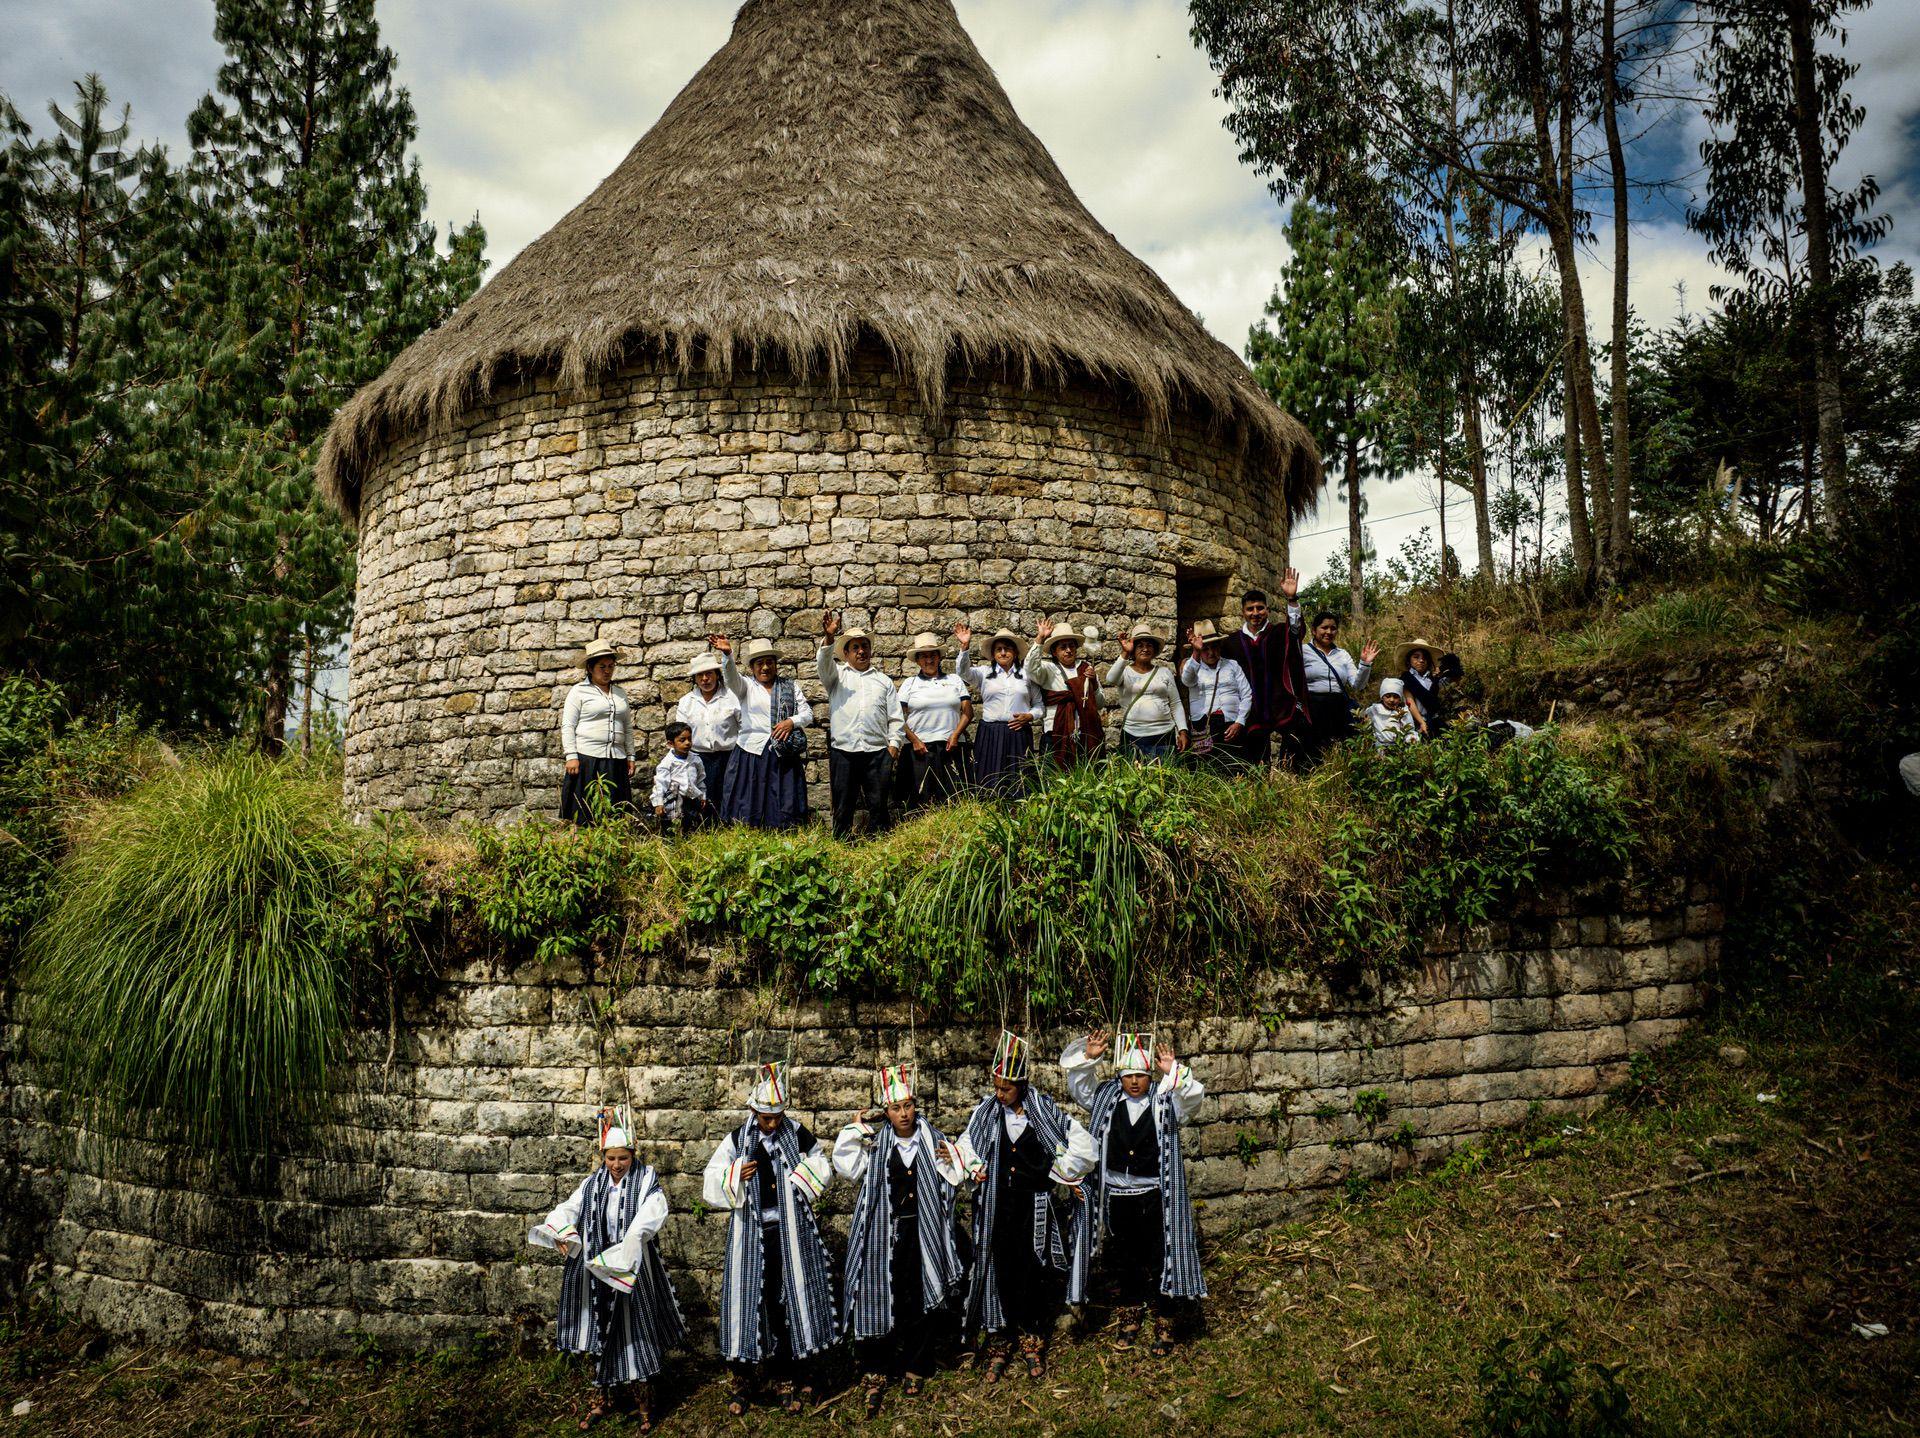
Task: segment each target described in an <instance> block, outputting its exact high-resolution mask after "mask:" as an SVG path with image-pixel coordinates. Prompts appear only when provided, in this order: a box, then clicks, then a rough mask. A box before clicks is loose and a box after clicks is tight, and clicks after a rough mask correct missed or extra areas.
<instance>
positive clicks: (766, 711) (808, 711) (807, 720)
mask: <svg viewBox="0 0 1920 1438" xmlns="http://www.w3.org/2000/svg"><path fill="white" fill-rule="evenodd" d="M725 662H726V667H725V668H724V669H722V670H721V671H720V677H721V679H723V680H724V681H725V682H726V686H727V692H728V693H730V694H732V695H733V697H734V698H735V699H737V700H739V701H740V739H739V747H740V748H742V749H745V750H746V751H747V752H748V753H749V754H760V753H764V752H765V750H766V747H767V740H768V739H770V738H771V737H772V736H773V691H772V690H771V689H769V688H767V686H766V685H764V684H762V683H761V682H760V681H759V680H758V679H750V678H748V677H747V676H746V675H744V674H742V673H741V672H740V671H739V669H738V668H736V667H735V666H734V662H733V656H732V655H731V654H729V655H727V656H726V660H725ZM774 682H775V683H778V682H779V681H778V680H775V681H774ZM811 723H813V706H812V705H810V704H808V703H807V696H806V695H804V694H802V693H801V692H800V690H799V686H798V685H795V686H794V709H793V727H794V728H796V729H805V728H806V727H807V726H808V725H809V724H811Z"/></svg>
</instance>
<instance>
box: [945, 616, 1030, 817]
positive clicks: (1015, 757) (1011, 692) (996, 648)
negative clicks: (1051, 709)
mask: <svg viewBox="0 0 1920 1438" xmlns="http://www.w3.org/2000/svg"><path fill="white" fill-rule="evenodd" d="M953 637H954V639H955V641H957V642H958V644H959V646H960V656H959V658H958V660H957V661H956V662H955V665H954V671H955V672H956V673H958V674H961V675H964V676H965V677H966V679H967V680H968V682H969V683H971V684H973V685H975V686H976V687H977V688H978V689H979V690H980V737H979V738H978V739H976V740H975V741H974V745H973V780H974V783H976V784H978V785H979V786H980V787H981V788H982V789H986V790H989V791H991V792H993V793H996V794H1018V793H1019V792H1020V786H1021V784H1022V783H1023V782H1024V778H1025V775H1024V771H1025V768H1026V763H1027V758H1028V756H1029V755H1030V754H1031V753H1032V752H1033V724H1034V721H1035V720H1036V719H1038V718H1039V717H1040V716H1041V715H1042V714H1043V713H1044V712H1045V707H1044V704H1043V701H1042V700H1041V697H1040V686H1039V685H1038V684H1035V683H1034V682H1033V676H1032V675H1030V674H1028V673H1027V670H1026V666H1025V665H1023V664H1022V663H1021V662H1020V636H1019V635H1017V634H1015V633H1014V632H1013V631H1012V630H1011V629H1001V630H997V631H996V632H995V633H994V636H993V638H991V639H990V640H988V641H987V654H988V658H989V660H990V661H991V662H990V663H986V664H975V663H974V662H973V630H972V629H971V628H970V627H968V626H967V625H965V624H957V625H955V626H954V630H953Z"/></svg>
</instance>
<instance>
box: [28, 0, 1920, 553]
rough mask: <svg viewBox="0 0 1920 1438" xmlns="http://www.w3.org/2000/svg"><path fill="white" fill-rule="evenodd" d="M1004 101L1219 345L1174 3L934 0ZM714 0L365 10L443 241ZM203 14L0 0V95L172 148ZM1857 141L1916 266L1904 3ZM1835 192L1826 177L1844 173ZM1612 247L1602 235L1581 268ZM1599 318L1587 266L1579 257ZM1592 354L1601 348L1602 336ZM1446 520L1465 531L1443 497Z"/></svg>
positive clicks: (1916, 110)
mask: <svg viewBox="0 0 1920 1438" xmlns="http://www.w3.org/2000/svg"><path fill="white" fill-rule="evenodd" d="M956 3H957V5H958V8H959V11H960V16H961V19H962V20H963V21H964V22H965V24H966V25H967V28H968V29H969V30H970V31H971V32H972V34H973V37H974V40H975V41H976V43H977V44H978V45H979V46H980V49H981V50H982V52H983V53H984V54H985V55H986V57H987V59H988V61H989V62H990V63H991V64H992V65H993V67H994V69H995V70H996V71H997V72H998V73H999V76H1000V79H1001V81H1002V83H1003V84H1004V85H1005V86H1006V88H1007V91H1008V93H1009V94H1010V95H1011V96H1012V98H1013V102H1014V105H1015V107H1016V108H1017V109H1018V110H1019V112H1020V114H1021V116H1022V117H1023V118H1024V119H1025V120H1026V122H1027V124H1028V125H1030V126H1031V127H1032V128H1033V130H1034V131H1035V132H1036V133H1037V134H1038V135H1039V136H1040V138H1041V139H1042V140H1043V141H1044V142H1045V143H1046V144H1047V145H1048V147H1049V148H1050V149H1051V150H1052V151H1053V154H1054V156H1055V158H1056V159H1057V160H1058V161H1059V163H1060V166H1061V168H1062V169H1063V170H1064V171H1065V172H1066V175H1067V178H1068V179H1069V180H1070V181H1071V182H1072V183H1073V186H1074V188H1075V189H1076V190H1077V191H1078V192H1079V194H1080V196H1081V198H1082V199H1083V200H1084V201H1085V202H1086V204H1087V205H1088V207H1089V208H1090V209H1091V210H1092V211H1093V213H1094V214H1095V215H1097V216H1098V217H1099V218H1100V219H1101V220H1102V222H1104V223H1105V224H1106V225H1107V226H1108V227H1109V228H1110V229H1112V230H1113V232H1114V233H1115V234H1116V235H1118V236H1119V237H1120V240H1121V241H1122V242H1123V243H1124V244H1126V245H1127V246H1128V247H1129V248H1130V249H1132V250H1133V251H1134V252H1135V253H1137V254H1139V255H1140V256H1141V257H1142V258H1144V259H1145V260H1146V261H1147V262H1148V263H1149V264H1151V265H1153V266H1154V267H1155V268H1156V269H1157V270H1158V271H1159V272H1160V274H1161V275H1162V276H1163V277H1165V279H1166V280H1167V282H1168V283H1169V284H1170V285H1171V286H1172V287H1173V289H1174V290H1175V291H1176V292H1177V293H1178V294H1179V295H1180V296H1181V298H1182V299H1184V300H1185V301H1186V302H1187V303H1188V304H1189V305H1191V306H1192V307H1193V308H1194V309H1195V310H1196V311H1197V312H1199V314H1200V315H1201V316H1202V317H1203V318H1204V319H1205V320H1206V322H1207V325H1208V327H1209V328H1211V329H1212V330H1213V332H1214V333H1215V334H1216V335H1218V336H1219V337H1220V338H1221V339H1222V340H1224V341H1226V343H1228V344H1229V345H1231V346H1232V347H1233V348H1234V349H1235V350H1236V351H1237V350H1240V349H1241V348H1242V347H1243V346H1244V344H1245V340H1246V332H1247V328H1248V326H1249V325H1250V324H1252V323H1253V322H1254V320H1256V319H1257V318H1258V317H1259V314H1260V311H1261V307H1262V305H1263V304H1264V303H1265V301H1266V298H1267V296H1268V295H1269V294H1270V293H1271V292H1272V290H1273V286H1274V283H1275V281H1276V280H1277V278H1278V276H1279V272H1280V267H1281V265H1282V264H1283V263H1284V262H1285V259H1286V247H1285V245H1284V243H1283V241H1282V239H1281V227H1282V224H1283V220H1284V216H1283V214H1282V213H1281V212H1280V210H1279V209H1278V208H1277V207H1276V205H1275V203H1274V201H1273V199H1272V197H1271V196H1270V195H1269V194H1268V193H1267V190H1266V187H1265V184H1264V183H1263V181H1262V180H1261V179H1260V178H1259V177H1258V176H1257V175H1255V174H1253V173H1252V172H1251V171H1249V170H1248V169H1246V168H1245V167H1243V166H1242V165H1241V164H1240V163H1239V160H1238V157H1237V155H1236V151H1235V146H1234V143H1233V140H1232V138H1231V137H1230V136H1229V135H1228V134H1227V132H1226V131H1225V130H1224V129H1223V128H1222V127H1221V123H1220V121H1221V117H1222V114H1223V113H1224V107H1223V106H1222V105H1221V102H1220V101H1219V100H1217V99H1215V98H1214V96H1213V93H1212V88H1213V76H1212V73H1211V71H1210V70H1209V69H1208V67H1207V64H1206V61H1205V59H1204V58H1203V57H1202V56H1201V55H1200V54H1199V53H1198V52H1197V51H1196V50H1195V49H1194V48H1193V45H1192V43H1191V41H1190V40H1189V38H1188V35H1187V27H1186V18H1185V6H1184V5H1183V4H1181V3H1179V0H956ZM734 9H735V4H734V3H733V0H564V3H562V0H381V4H380V8H379V13H380V17H381V23H382V26H383V31H384V35H385V38H386V40H387V42H388V43H389V44H391V45H392V47H393V48H394V50H395V51H396V52H397V53H398V55H399V59H400V78H401V81H402V83H404V84H405V85H406V86H407V87H408V88H409V89H410V90H411V91H412V94H413V99H414V103H415V105H416V107H417V108H418V110H419V113H420V141H419V154H420V158H421V163H422V166H423V168H424V170H425V174H426V178H427V182H428V184H429V186H430V187H431V192H432V210H433V213H434V215H435V217H436V218H437V219H439V220H441V221H442V222H443V223H444V222H448V221H454V220H464V219H466V218H467V217H469V216H471V215H473V214H475V213H478V214H479V215H480V217H481V219H482V220H483V221H484V222H485V224H486V227H487V232H488V236H489V239H490V246H489V249H490V254H491V258H492V260H493V263H494V267H495V268H496V269H497V268H498V267H499V265H501V264H502V263H504V262H505V261H506V260H507V259H509V258H511V257H512V255H513V254H514V253H515V252H516V251H518V250H519V249H520V247H521V246H523V245H525V244H526V243H527V242H528V241H529V240H531V239H533V238H534V237H535V236H537V235H539V234H540V233H541V232H542V231H544V230H545V229H546V228H547V227H548V226H550V225H551V224H552V223H553V222H554V221H555V220H557V219H558V218H559V217H560V216H561V215H562V214H563V213H565V212H566V211H567V210H568V209H569V208H571V207H572V206H573V205H574V204H575V203H577V202H578V201H579V200H580V199H581V198H582V197H584V196H585V195H586V194H587V193H588V192H589V191H590V190H592V188H593V187H594V186H595V185H596V184H598V183H599V181H600V180H601V179H602V178H603V177H604V176H605V175H606V174H607V173H608V172H609V171H610V170H612V169H613V167H614V166H615V165H616V164H617V163H618V162H619V160H620V158H621V157H622V156H623V155H624V154H625V153H626V151H627V150H628V149H629V148H630V147H631V146H632V144H633V142H634V141H635V140H636V139H637V138H638V137H639V136H640V135H641V134H642V133H643V132H644V131H645V130H646V128H647V127H648V126H649V125H651V124H652V123H653V122H654V120H655V119H657V118H658V117H659V115H660V112H661V110H662V109H664V108H665V106H666V104H667V102H668V101H669V100H670V99H671V98H672V97H673V95H674V94H675V93H676V92H677V91H678V90H679V89H680V87H681V86H682V85H683V84H685V82H686V81H687V80H688V78H690V77H691V76H692V74H693V73H694V71H695V70H696V69H698V68H699V66H700V65H701V64H702V63H703V62H704V61H705V60H706V58H707V57H708V56H709V55H710V54H711V53H712V52H713V51H714V50H715V49H717V48H718V47H719V46H720V45H721V44H722V43H723V42H724V40H725V39H726V36H727V32H728V30H729V28H730V26H731V24H732V18H733V12H734ZM212 17H213V5H212V0H0V90H4V92H5V93H6V94H7V95H8V96H9V97H10V98H11V99H12V100H13V101H14V103H15V104H16V105H17V106H18V107H19V108H20V110H21V111H22V112H23V113H25V114H26V115H27V116H28V117H29V119H31V120H34V121H35V122H36V124H39V123H40V122H41V121H43V120H44V117H45V114H46V109H45V107H46V103H47V102H48V101H49V100H52V99H56V98H64V97H65V96H66V95H69V94H70V93H71V81H72V80H73V79H74V78H75V77H77V76H78V75H80V74H81V73H83V72H85V71H88V70H97V71H98V72H100V74H101V75H102V77H103V78H104V79H105V80H106V82H107V85H108V87H109V89H110V91H111V92H112V94H113V95H114V97H115V99H116V100H117V101H126V102H130V103H131V104H132V105H133V107H134V126H135V130H136V133H138V134H140V135H142V136H145V137H149V138H153V139H157V140H161V141H164V142H166V143H168V144H169V145H171V146H172V147H174V148H175V149H176V150H178V149H180V148H182V147H183V145H184V122H185V117H186V114H187V112H188V110H189V109H190V108H191V107H192V105H193V103H194V102H195V101H196V100H197V99H198V98H199V96H200V95H201V94H202V93H204V92H205V91H206V90H207V89H208V88H209V86H210V84H211V82H212V79H213V74H214V70H215V67H216V66H217V65H218V63H219V59H220V54H219V49H218V47H217V46H216V45H215V44H214V42H213V38H212V30H213V24H212ZM1850 28H1851V43H1850V44H1849V46H1848V49H1849V51H1850V52H1851V53H1852V54H1853V55H1854V56H1855V58H1856V59H1858V60H1859V61H1860V62H1861V64H1862V66H1863V71H1862V74H1861V75H1860V77H1859V78H1858V79H1857V80H1856V81H1855V83H1854V87H1853V89H1854V94H1855V97H1856V98H1857V99H1859V100H1860V101H1861V102H1862V103H1864V104H1865V106H1866V107H1867V121H1866V125H1865V127H1864V129H1863V131H1862V133H1861V135H1860V136H1859V138H1858V139H1857V140H1856V141H1855V143H1854V145H1853V146H1852V148H1851V150H1850V151H1849V153H1848V157H1847V166H1848V169H1849V170H1850V171H1851V172H1854V173H1858V172H1862V171H1864V172H1871V173H1874V174H1876V175H1877V176H1878V177H1879V179H1880V181H1881V184H1882V187H1883V189H1884V190H1885V192H1886V197H1885V206H1886V208H1887V209H1889V210H1890V211H1891V212H1892V213H1893V214H1894V216H1895V220H1896V227H1895V233H1894V237H1893V239H1892V241H1891V242H1890V243H1889V244H1888V245H1887V246H1886V248H1885V251H1884V253H1885V254H1886V256H1887V257H1888V258H1890V259H1892V258H1913V257H1915V256H1916V255H1920V222H1916V221H1912V220H1910V219H1909V217H1910V216H1913V215H1915V213H1916V212H1915V211H1914V209H1913V203H1912V202H1913V201H1914V199H1915V198H1916V196H1920V3H1916V0H1877V3H1876V4H1875V5H1874V7H1873V9H1872V10H1870V11H1869V12H1868V13H1867V14H1866V15H1864V16H1856V17H1854V18H1853V19H1852V22H1851V27H1850ZM1702 132H1703V126H1702V123H1701V121H1700V119H1699V117H1698V115H1697V114H1695V113H1690V112H1689V111H1687V110H1686V109H1685V108H1679V109H1676V110H1674V111H1673V112H1672V113H1671V114H1669V115H1668V117H1667V118H1666V120H1665V123H1664V124H1663V125H1662V126H1661V127H1660V128H1659V129H1658V130H1656V131H1655V132H1654V133H1653V134H1651V135H1649V136H1648V137H1647V139H1646V140H1645V141H1644V142H1643V143H1644V145H1645V153H1646V154H1647V155H1649V156H1657V157H1659V159H1658V162H1659V163H1660V164H1661V165H1662V166H1664V167H1665V168H1666V169H1667V170H1669V171H1670V173H1671V174H1672V175H1673V176H1674V177H1676V178H1677V179H1680V180H1682V181H1684V180H1685V178H1686V177H1687V176H1688V175H1689V173H1690V172H1691V169H1692V166H1693V157H1694V155H1695V154H1696V150H1695V146H1696V145H1697V143H1698V139H1699V136H1700V134H1701V133H1702ZM1840 178H1842V179H1844V178H1846V177H1845V176H1841V177H1840ZM1684 203H1685V201H1684V197H1683V195H1681V194H1679V193H1677V192H1676V194H1674V195H1673V196H1670V197H1668V198H1666V199H1662V200H1656V201H1651V202H1650V203H1649V204H1648V207H1647V211H1646V213H1645V214H1643V215H1637V216H1636V218H1635V223H1634V245H1635V250H1634V256H1633V264H1634V274H1633V286H1632V288H1633V297H1634V303H1635V307H1636V309H1637V310H1638V312H1639V313H1640V314H1641V315H1642V316H1643V317H1644V318H1646V319H1647V320H1649V321H1652V322H1654V323H1661V322H1664V321H1666V320H1667V319H1668V318H1670V317H1671V316H1672V314H1673V313H1674V312H1675V310H1676V307H1677V303H1678V301H1677V297H1676V289H1675V287H1676V285H1679V284H1682V283H1684V284H1685V285H1686V287H1687V289H1688V292H1689V294H1690V297H1691V301H1692V304H1693V306H1694V307H1695V308H1697V307H1698V306H1699V305H1700V304H1701V303H1703V302H1704V299H1705V294H1706V288H1707V286H1708V285H1709V284H1710V283H1712V281H1713V278H1714V272H1713V269H1712V266H1711V265H1710V264H1709V263H1708V261H1707V259H1706V256H1705V254H1704V251H1703V247H1702V246H1701V244H1700V242H1699V241H1698V240H1697V239H1696V238H1695V237H1693V236H1691V235H1689V234H1688V233H1687V232H1686V230H1685V228H1684V226H1683V225H1682V224H1681V223H1680V219H1679V216H1680V213H1681V209H1682V207H1683V206H1684ZM1611 252H1612V246H1611V237H1610V234H1609V232H1608V231H1607V230H1606V228H1605V226H1604V225H1603V226H1602V229H1601V233H1600V235H1599V236H1598V237H1597V243H1596V255H1597V256H1606V255H1610V254H1611ZM1588 269H1589V275H1588V278H1589V283H1590V284H1591V285H1592V286H1594V287H1595V288H1594V291H1593V296H1594V298H1593V299H1592V300H1590V304H1592V306H1593V308H1594V309H1595V312H1596V313H1598V314H1601V315H1604V314H1605V312H1606V300H1605V293H1606V291H1605V286H1606V285H1607V284H1609V283H1610V280H1609V276H1608V273H1607V271H1606V269H1605V268H1604V267H1603V266H1602V265H1601V264H1600V263H1599V260H1598V258H1595V259H1594V260H1592V261H1591V262H1590V263H1589V266H1588ZM1601 338H1603V339H1604V338H1605V336H1604V334H1602V335H1601ZM1424 488H1425V487H1424V486H1423V485H1421V484H1420V482H1419V481H1417V480H1408V481H1405V482H1403V483H1401V484H1399V485H1395V486H1391V487H1383V489H1382V490H1381V492H1379V493H1377V494H1375V495H1374V496H1373V497H1372V500H1371V512H1372V515H1373V516H1374V520H1375V522H1374V540H1375V543H1376V545H1377V546H1378V547H1379V548H1380V549H1381V550H1382V551H1383V552H1385V553H1392V552H1393V551H1394V550H1395V549H1396V548H1397V547H1398V545H1399V543H1400V542H1401V540H1402V539H1403V538H1404V537H1405V536H1407V535H1408V534H1411V533H1413V532H1414V531H1416V530H1418V529H1419V528H1420V527H1421V526H1422V525H1431V524H1432V523H1433V522H1434V516H1433V513H1432V508H1431V502H1430V496H1429V495H1427V494H1426V493H1425V492H1424ZM1456 513H1458V514H1459V517H1460V519H1462V520H1463V519H1464V518H1465V515H1464V513H1463V512H1461V511H1460V509H1459V507H1458V505H1457V501H1456ZM1338 520H1339V511H1338V508H1337V507H1336V506H1335V505H1333V504H1330V503H1329V504H1323V507H1322V509H1321V512H1320V517H1319V518H1317V519H1313V520H1309V521H1308V522H1307V524H1306V525H1305V529H1306V531H1307V534H1306V536H1305V537H1303V538H1302V540H1301V541H1300V542H1299V543H1298V544H1297V545H1296V550H1295V562H1296V563H1298V564H1299V565H1300V566H1301V567H1302V568H1303V569H1306V570H1307V571H1308V572H1309V573H1317V572H1318V571H1319V569H1320V568H1321V567H1322V565H1323V564H1324V562H1325V558H1326V556H1327V554H1328V552H1329V551H1330V550H1331V549H1332V548H1334V547H1335V546H1336V545H1337V544H1338V543H1339V542H1340V540H1341V537H1342V536H1341V534H1340V533H1337V532H1329V533H1319V532H1317V531H1325V530H1328V529H1338V528H1339V527H1340V526H1339V525H1338Z"/></svg>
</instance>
